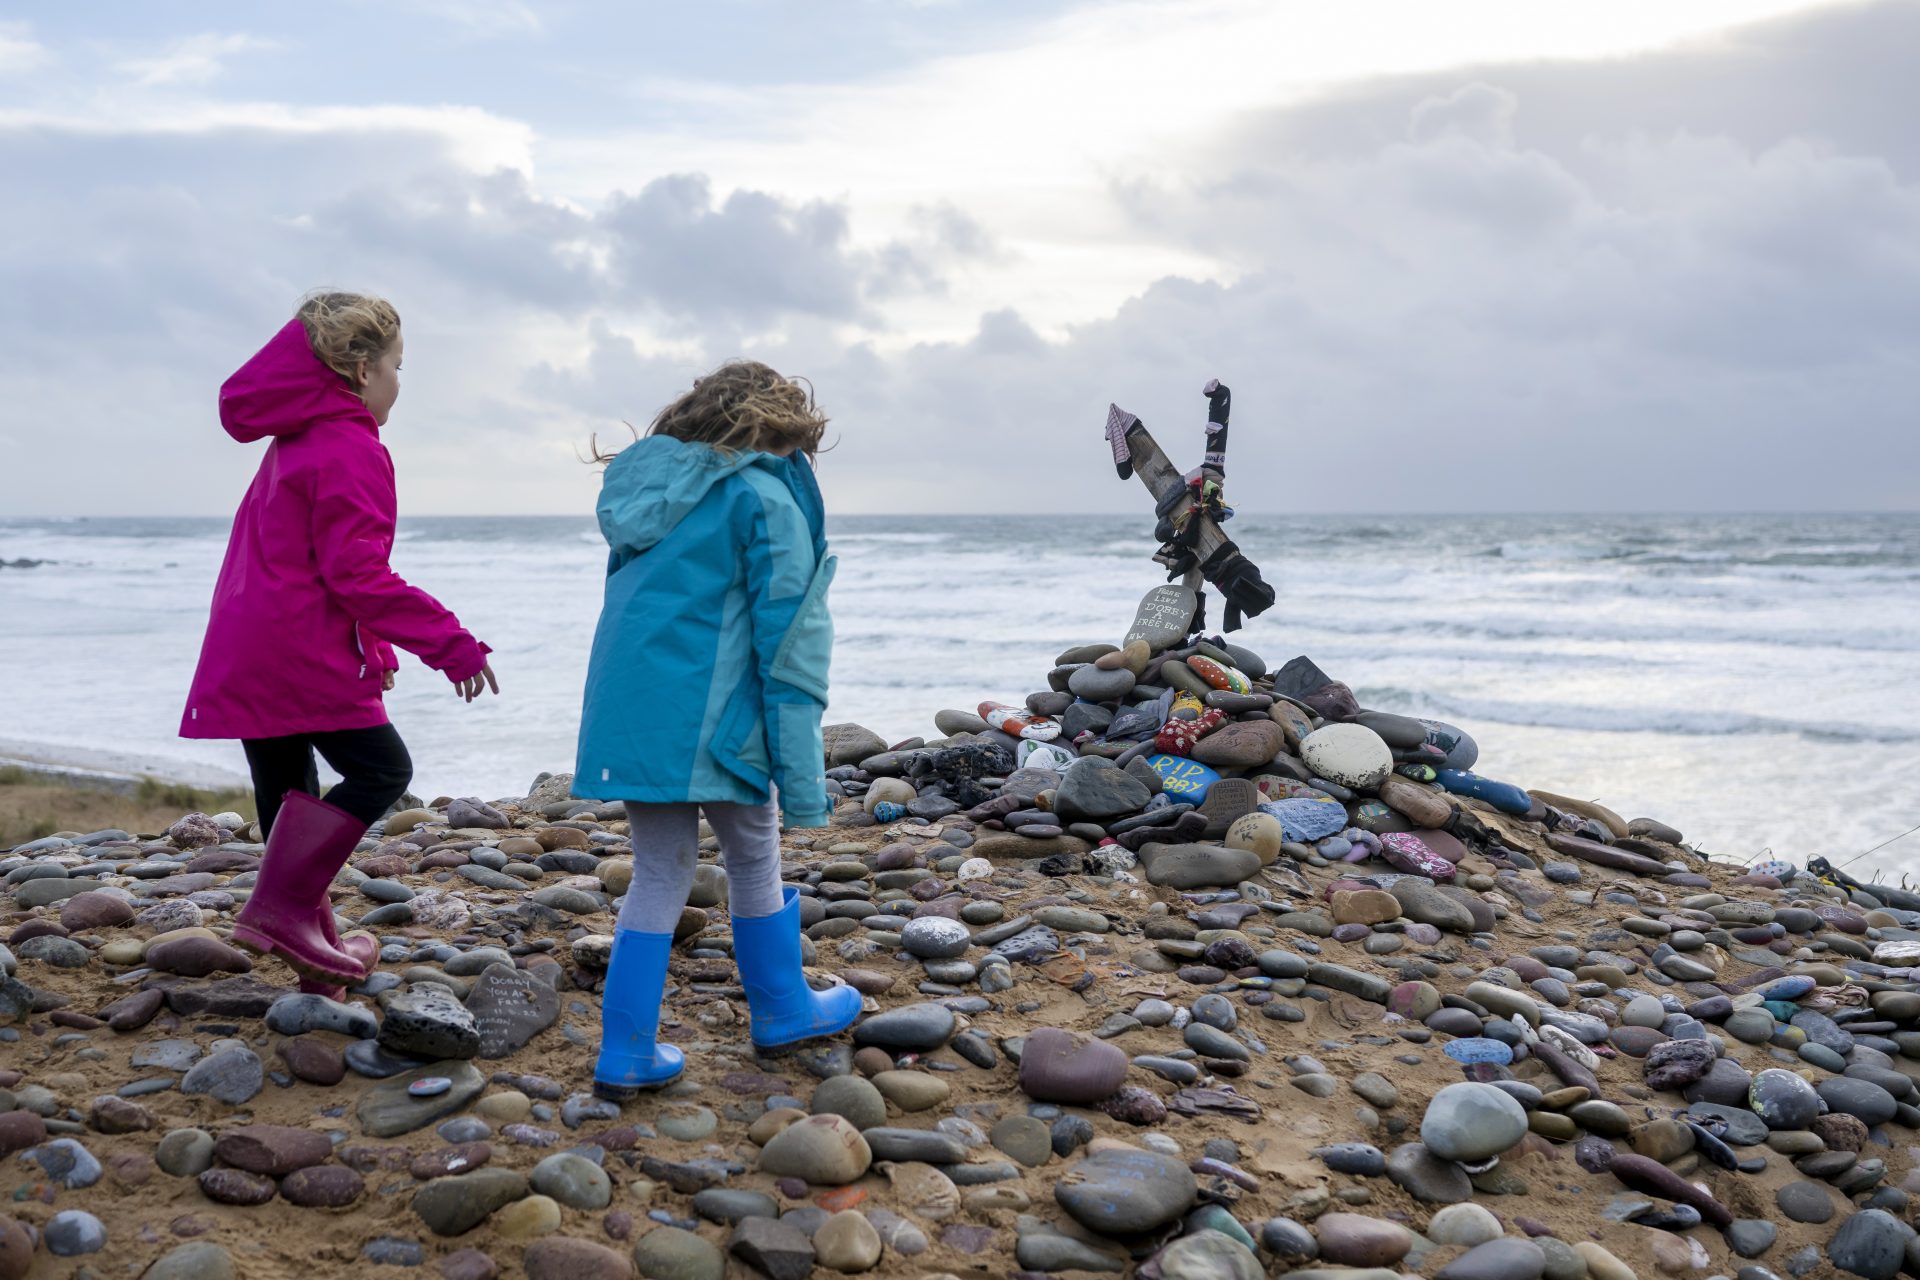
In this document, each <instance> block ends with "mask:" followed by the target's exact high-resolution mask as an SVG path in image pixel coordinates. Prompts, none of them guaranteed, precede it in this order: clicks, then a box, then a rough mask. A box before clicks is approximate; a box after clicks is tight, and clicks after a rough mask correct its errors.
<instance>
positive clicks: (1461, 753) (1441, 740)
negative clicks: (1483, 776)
mask: <svg viewBox="0 0 1920 1280" xmlns="http://www.w3.org/2000/svg"><path fill="white" fill-rule="evenodd" d="M1420 723H1421V724H1423V725H1425V726H1427V745H1428V746H1430V747H1433V748H1436V749H1437V750H1439V751H1442V752H1444V753H1445V754H1446V758H1447V768H1449V769H1471V768H1473V766H1474V764H1475V762H1476V761H1478V760H1479V759H1480V744H1479V743H1477V742H1475V741H1474V740H1473V738H1472V737H1471V736H1470V735H1469V734H1468V733H1467V731H1466V730H1465V729H1461V728H1457V727H1455V726H1454V725H1450V724H1448V723H1447V722H1446V721H1444V720H1422V721H1421V722H1420Z"/></svg>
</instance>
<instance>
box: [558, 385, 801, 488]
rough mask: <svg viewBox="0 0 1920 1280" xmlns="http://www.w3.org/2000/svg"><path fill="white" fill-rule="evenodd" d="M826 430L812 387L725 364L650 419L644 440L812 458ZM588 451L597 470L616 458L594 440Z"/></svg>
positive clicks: (597, 440)
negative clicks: (668, 438)
mask: <svg viewBox="0 0 1920 1280" xmlns="http://www.w3.org/2000/svg"><path fill="white" fill-rule="evenodd" d="M628 429H629V430H632V428H631V427H629V428H628ZM826 430H827V416H826V415H825V414H824V413H821V412H820V409H819V407H818V406H817V405H815V404H814V402H813V384H811V383H809V382H808V381H807V380H806V379H805V378H788V377H783V376H782V375H781V374H780V373H778V372H777V371H775V370H774V369H773V368H771V367H770V366H768V365H764V364H762V363H760V362H759V361H758V360H729V361H727V362H726V363H725V364H723V365H721V366H720V367H719V368H717V369H715V370H714V371H713V372H712V373H709V374H707V375H705V376H704V377H700V378H696V379H694V382H693V389H692V390H690V391H688V392H687V393H686V394H685V395H683V396H681V397H680V398H679V399H678V400H675V401H674V402H673V403H672V404H670V405H668V406H667V407H666V408H664V409H662V410H661V411H660V412H659V413H658V414H656V415H655V416H654V419H653V424H652V425H651V426H649V427H648V428H647V434H648V435H650V436H672V437H673V438H674V439H676V440H684V441H686V442H687V443H689V444H704V445H710V446H711V447H713V448H715V449H717V450H719V451H720V452H722V453H729V454H730V453H740V452H745V451H749V450H759V451H763V452H767V453H774V452H780V451H785V450H787V449H789V448H790V449H792V450H793V451H794V452H797V453H804V454H806V455H808V456H809V457H811V456H813V455H814V454H816V453H818V452H819V451H820V437H821V436H822V435H824V434H825V433H826ZM638 434H639V433H638V432H635V436H636V437H637V436H638ZM592 450H593V458H592V461H594V462H598V463H601V464H605V463H608V462H611V461H612V460H613V459H614V457H615V453H617V452H618V451H617V450H616V451H615V453H608V452H606V451H604V450H602V449H601V448H600V441H599V438H598V437H597V436H596V437H594V438H593V440H592Z"/></svg>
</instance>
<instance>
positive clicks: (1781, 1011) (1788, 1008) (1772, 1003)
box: [1760, 1000, 1800, 1022]
mask: <svg viewBox="0 0 1920 1280" xmlns="http://www.w3.org/2000/svg"><path fill="white" fill-rule="evenodd" d="M1760 1007H1761V1008H1762V1009H1765V1010H1766V1011H1767V1012H1768V1013H1770V1014H1772V1015H1773V1020H1774V1021H1775V1022H1788V1021H1790V1020H1792V1018H1793V1015H1794V1014H1796V1013H1798V1012H1800V1006H1799V1005H1797V1004H1793V1003H1792V1002H1790V1001H1786V1000H1762V1001H1761V1002H1760Z"/></svg>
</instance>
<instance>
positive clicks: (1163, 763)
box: [1147, 755, 1277, 816]
mask: <svg viewBox="0 0 1920 1280" xmlns="http://www.w3.org/2000/svg"><path fill="white" fill-rule="evenodd" d="M1147 768H1149V769H1151V770H1153V771H1154V772H1155V773H1157V774H1159V775H1160V789H1161V790H1163V791H1165V792H1166V793H1167V794H1168V795H1170V796H1174V797H1176V798H1177V799H1180V800H1183V801H1188V802H1191V803H1194V804H1198V803H1199V802H1200V801H1201V800H1203V799H1205V798H1206V795H1207V789H1208V788H1209V787H1211V786H1212V785H1213V784H1214V783H1216V782H1218V781H1220V775H1219V774H1217V773H1215V772H1214V771H1213V770H1211V769H1209V768H1207V766H1205V765H1203V764H1201V763H1200V762H1199V761H1197V760H1189V759H1187V758H1186V757H1185V756H1169V755H1158V756H1148V757H1147ZM1276 816H1277V815H1276Z"/></svg>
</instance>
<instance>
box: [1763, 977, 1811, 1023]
mask: <svg viewBox="0 0 1920 1280" xmlns="http://www.w3.org/2000/svg"><path fill="white" fill-rule="evenodd" d="M1816 985H1818V984H1816V983H1815V982H1814V980H1813V978H1812V977H1811V976H1809V975H1807V974H1804V973H1796V974H1794V975H1793V976H1791V977H1787V978H1775V979H1774V980H1773V981H1772V982H1769V983H1768V984H1767V985H1766V986H1764V987H1761V988H1760V990H1759V991H1758V992H1757V993H1756V994H1758V995H1759V997H1760V998H1761V999H1762V1000H1764V1001H1767V1002H1768V1003H1777V1002H1779V1001H1783V1000H1798V999H1799V998H1800V997H1801V996H1803V995H1805V994H1807V992H1809V991H1811V990H1813V989H1814V987H1815V986H1816ZM1792 1012H1793V1010H1791V1009H1789V1010H1788V1011H1787V1013H1788V1016H1790V1015H1791V1014H1792ZM1783 1020H1784V1019H1783Z"/></svg>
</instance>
